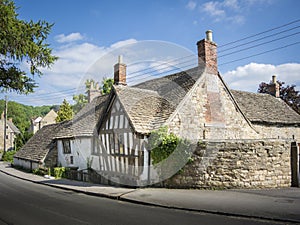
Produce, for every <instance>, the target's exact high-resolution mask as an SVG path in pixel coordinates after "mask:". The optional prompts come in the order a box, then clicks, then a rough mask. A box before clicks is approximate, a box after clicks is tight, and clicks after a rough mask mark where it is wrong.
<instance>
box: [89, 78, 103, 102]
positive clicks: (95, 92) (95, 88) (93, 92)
mask: <svg viewBox="0 0 300 225" xmlns="http://www.w3.org/2000/svg"><path fill="white" fill-rule="evenodd" d="M100 95H101V91H100V90H99V85H98V83H96V85H95V84H94V82H91V87H90V89H89V90H88V103H90V102H92V101H93V99H94V98H96V97H98V96H100Z"/></svg>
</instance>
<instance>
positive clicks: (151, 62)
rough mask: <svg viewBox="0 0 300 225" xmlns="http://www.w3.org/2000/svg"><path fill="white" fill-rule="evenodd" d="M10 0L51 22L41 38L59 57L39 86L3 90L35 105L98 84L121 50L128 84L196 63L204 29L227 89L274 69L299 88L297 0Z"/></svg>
mask: <svg viewBox="0 0 300 225" xmlns="http://www.w3.org/2000/svg"><path fill="white" fill-rule="evenodd" d="M15 3H16V5H17V6H18V7H19V9H18V14H19V18H20V19H23V20H26V21H29V20H33V21H38V20H45V21H47V22H50V23H54V25H53V28H52V30H51V34H50V35H49V36H48V39H47V42H48V43H49V44H50V47H51V48H52V49H53V54H54V55H56V56H58V57H59V59H58V60H57V61H56V63H55V64H54V65H53V66H52V67H51V68H49V69H42V71H43V73H44V75H43V76H42V77H37V76H35V77H34V78H35V80H36V82H37V83H38V85H39V87H38V88H37V89H35V93H33V94H29V95H17V94H15V93H10V92H9V93H7V95H8V98H9V100H11V101H16V102H19V103H22V104H26V105H34V106H37V105H53V104H57V105H60V104H61V103H62V101H63V99H67V100H68V101H69V102H70V103H73V101H72V96H73V95H74V94H79V93H83V92H84V82H85V80H86V79H94V80H96V81H98V82H99V83H101V81H102V80H103V78H104V77H112V74H113V65H114V64H115V63H116V62H117V60H118V59H117V58H118V55H120V54H122V55H123V61H124V63H126V64H127V72H128V73H127V74H128V78H129V77H131V78H129V79H128V84H129V85H132V84H134V83H138V82H142V81H144V80H145V79H152V78H155V77H157V76H160V75H163V74H166V73H172V71H173V70H172V69H174V68H177V69H187V68H188V67H192V66H193V65H194V63H196V53H197V48H196V43H197V41H199V40H201V39H204V38H205V31H207V30H212V31H213V40H214V42H216V43H217V45H218V65H219V71H220V73H221V75H222V76H223V77H224V80H225V82H226V83H227V84H228V86H229V87H230V88H232V89H238V90H244V91H252V92H256V91H257V88H258V85H259V83H261V82H262V81H264V82H269V81H270V79H271V76H272V75H276V76H277V79H278V80H280V81H284V82H285V83H286V84H295V85H296V86H297V87H300V55H299V52H300V14H299V11H300V1H295V0H219V1H216V0H215V1H209V0H165V1H161V0H151V1H141V0H139V1H137V0H131V1H125V0H124V1H112V0H109V1H108V0H107V1H102V0H88V1H83V0H78V1H74V0H51V1H39V0H15ZM232 42H234V43H232ZM21 66H22V68H24V69H26V68H28V65H26V64H22V65H21ZM149 68H150V69H152V70H151V71H149ZM147 69H148V70H147ZM298 89H299V88H298ZM3 96H4V94H1V96H0V98H3Z"/></svg>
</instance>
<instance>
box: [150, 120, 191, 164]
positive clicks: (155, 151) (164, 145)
mask: <svg viewBox="0 0 300 225" xmlns="http://www.w3.org/2000/svg"><path fill="white" fill-rule="evenodd" d="M190 145H191V143H190V141H188V140H187V139H183V138H180V137H178V136H177V135H175V134H173V133H168V127H166V126H164V127H161V128H160V129H158V130H156V131H153V132H152V133H151V135H150V138H149V142H148V148H149V149H151V160H152V164H153V165H154V166H155V165H158V164H159V163H163V162H164V160H166V159H167V158H168V157H170V156H171V155H172V154H173V153H174V154H173V155H172V161H171V163H168V164H169V165H168V167H172V166H177V165H178V164H182V163H186V162H188V161H190V160H191V154H192V153H191V152H190V149H191V148H190ZM168 169H172V168H168Z"/></svg>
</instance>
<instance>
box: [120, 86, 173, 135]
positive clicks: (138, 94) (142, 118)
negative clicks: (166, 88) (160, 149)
mask: <svg viewBox="0 0 300 225" xmlns="http://www.w3.org/2000/svg"><path fill="white" fill-rule="evenodd" d="M115 90H116V93H117V96H118V98H119V100H120V102H121V104H122V105H123V107H124V109H125V111H126V113H127V115H128V116H129V118H130V120H131V123H132V125H133V128H134V130H135V131H136V132H138V133H149V132H150V131H152V130H153V129H158V128H159V127H160V126H161V124H163V123H164V122H165V121H166V120H167V119H168V118H169V116H170V115H171V113H172V112H173V111H174V106H173V105H172V104H170V103H169V102H168V101H167V100H166V99H164V98H162V97H161V96H159V94H158V93H157V92H156V91H150V90H145V89H140V88H134V87H128V86H116V87H115Z"/></svg>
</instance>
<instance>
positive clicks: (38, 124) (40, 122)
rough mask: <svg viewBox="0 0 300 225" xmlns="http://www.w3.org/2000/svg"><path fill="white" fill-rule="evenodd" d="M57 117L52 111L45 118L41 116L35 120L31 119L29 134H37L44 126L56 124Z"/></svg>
mask: <svg viewBox="0 0 300 225" xmlns="http://www.w3.org/2000/svg"><path fill="white" fill-rule="evenodd" d="M56 117H57V113H56V112H55V111H54V110H53V109H51V110H50V111H49V112H48V113H47V114H46V115H45V116H44V117H41V116H39V117H37V118H35V119H31V125H30V129H29V132H32V133H33V134H35V133H36V132H37V131H38V130H40V129H41V128H42V127H43V126H46V125H49V124H54V123H56V121H55V119H56Z"/></svg>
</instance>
